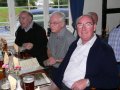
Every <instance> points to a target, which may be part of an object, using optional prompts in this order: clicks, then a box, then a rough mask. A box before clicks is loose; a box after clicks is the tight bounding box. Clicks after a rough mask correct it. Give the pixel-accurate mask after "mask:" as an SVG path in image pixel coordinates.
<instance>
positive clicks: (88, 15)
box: [76, 14, 95, 25]
mask: <svg viewBox="0 0 120 90" xmlns="http://www.w3.org/2000/svg"><path fill="white" fill-rule="evenodd" d="M84 16H87V17H90V18H91V20H92V22H93V24H95V22H94V19H93V18H92V16H91V15H90V14H83V15H81V16H80V17H78V18H77V20H76V25H77V24H78V21H79V20H80V19H81V18H82V17H84Z"/></svg>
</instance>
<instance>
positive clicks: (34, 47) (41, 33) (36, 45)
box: [15, 11, 48, 64]
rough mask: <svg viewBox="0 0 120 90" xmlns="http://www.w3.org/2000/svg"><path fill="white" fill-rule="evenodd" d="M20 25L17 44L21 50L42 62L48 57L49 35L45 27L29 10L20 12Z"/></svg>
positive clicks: (17, 32)
mask: <svg viewBox="0 0 120 90" xmlns="http://www.w3.org/2000/svg"><path fill="white" fill-rule="evenodd" d="M19 22H20V26H19V27H18V29H17V31H16V39H15V44H17V45H18V46H19V49H20V51H24V52H27V53H29V54H30V55H32V56H33V57H36V58H37V59H38V62H39V63H40V64H42V62H43V60H45V59H47V41H48V40H47V36H46V32H45V29H44V28H43V27H41V26H39V25H38V24H36V23H35V22H33V15H32V14H31V13H29V12H28V11H22V12H21V13H20V14H19Z"/></svg>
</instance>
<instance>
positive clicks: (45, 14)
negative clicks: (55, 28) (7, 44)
mask: <svg viewBox="0 0 120 90" xmlns="http://www.w3.org/2000/svg"><path fill="white" fill-rule="evenodd" d="M43 1H44V2H43V3H44V5H43V17H44V28H45V30H46V32H47V28H48V21H49V10H48V9H49V0H43ZM28 2H29V0H28ZM7 3H8V12H9V23H10V31H11V34H12V35H14V34H15V31H16V29H17V25H16V15H15V2H14V0H7ZM68 3H69V2H68ZM68 8H69V26H68V27H69V29H70V31H71V32H73V28H72V25H71V23H72V20H71V13H70V3H69V7H68Z"/></svg>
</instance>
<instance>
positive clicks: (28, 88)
mask: <svg viewBox="0 0 120 90" xmlns="http://www.w3.org/2000/svg"><path fill="white" fill-rule="evenodd" d="M23 87H24V90H34V76H33V75H25V76H24V77H23Z"/></svg>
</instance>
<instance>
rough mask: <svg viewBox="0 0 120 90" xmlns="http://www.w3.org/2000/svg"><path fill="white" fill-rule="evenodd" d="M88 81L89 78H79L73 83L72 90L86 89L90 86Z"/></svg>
mask: <svg viewBox="0 0 120 90" xmlns="http://www.w3.org/2000/svg"><path fill="white" fill-rule="evenodd" d="M87 82H88V79H81V80H78V81H76V82H75V83H74V84H73V85H72V87H71V89H72V90H84V89H85V88H86V87H87V86H88V83H87Z"/></svg>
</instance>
